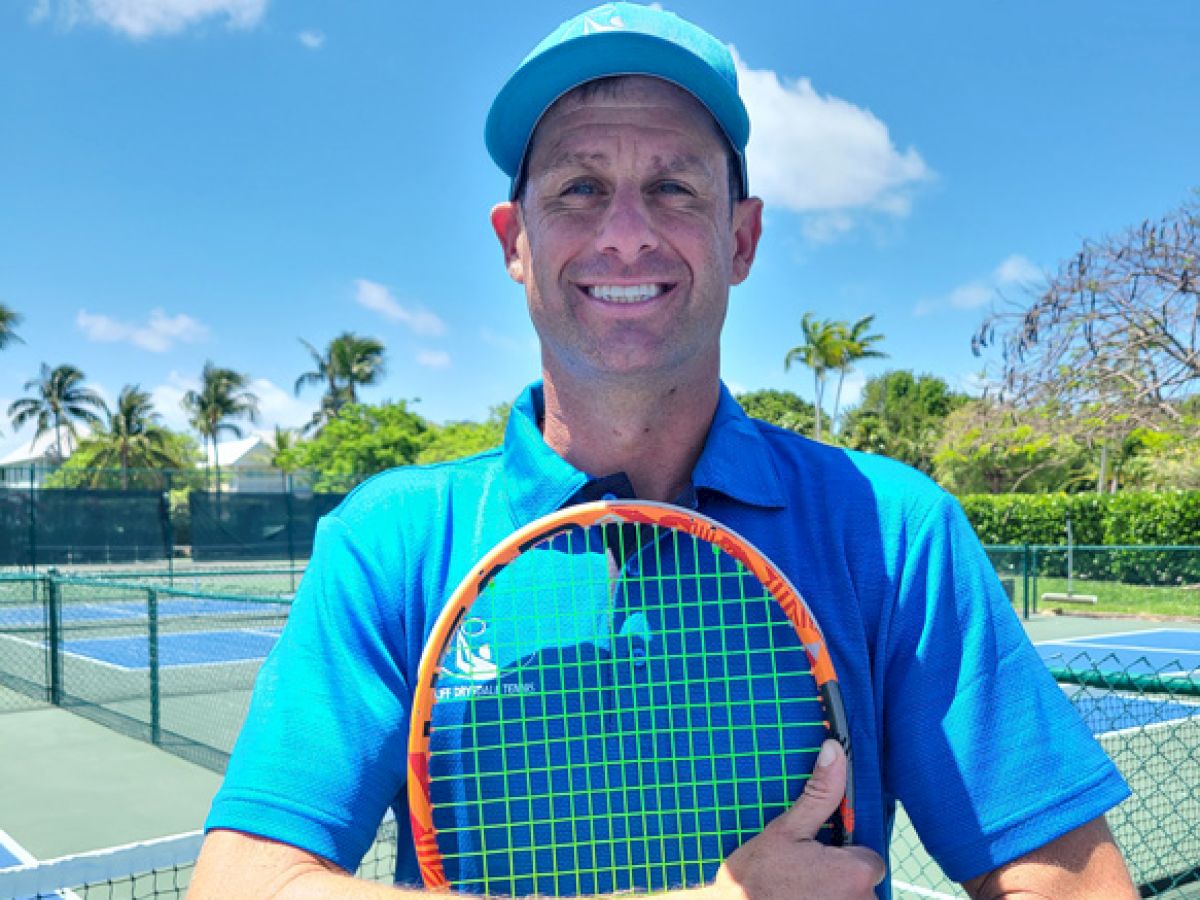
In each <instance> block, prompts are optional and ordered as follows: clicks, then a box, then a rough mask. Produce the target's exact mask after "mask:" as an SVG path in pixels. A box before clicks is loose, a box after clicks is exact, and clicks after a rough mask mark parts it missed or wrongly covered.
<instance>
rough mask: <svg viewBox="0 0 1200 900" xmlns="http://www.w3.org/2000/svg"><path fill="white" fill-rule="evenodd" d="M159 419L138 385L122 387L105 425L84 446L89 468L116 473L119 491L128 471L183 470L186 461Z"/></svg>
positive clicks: (108, 413)
mask: <svg viewBox="0 0 1200 900" xmlns="http://www.w3.org/2000/svg"><path fill="white" fill-rule="evenodd" d="M159 419H160V417H159V415H158V413H157V412H155V411H154V404H153V402H152V401H151V399H150V395H149V394H148V393H146V392H145V391H143V390H142V389H141V386H140V385H136V384H133V385H130V384H127V385H125V387H123V388H121V393H120V394H119V395H118V396H117V408H116V409H115V410H108V412H107V422H106V423H105V424H104V425H103V426H102V427H101V428H100V429H99V430H98V431H97V432H96V434H94V435H93V436H92V437H91V438H89V440H88V441H86V442H85V445H87V448H88V453H87V456H88V457H89V462H90V463H91V468H95V469H120V470H121V487H123V488H127V487H129V470H130V469H180V468H183V467H184V466H186V465H187V459H186V458H181V457H180V456H179V455H178V447H177V445H176V444H175V443H174V442H172V441H171V440H170V432H168V431H167V429H165V428H163V427H162V426H161V425H159ZM83 446H84V445H81V447H80V449H81V450H82V449H83Z"/></svg>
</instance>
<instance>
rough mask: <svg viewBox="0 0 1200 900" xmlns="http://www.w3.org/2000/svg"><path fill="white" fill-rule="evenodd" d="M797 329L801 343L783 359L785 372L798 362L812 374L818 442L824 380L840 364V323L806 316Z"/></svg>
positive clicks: (808, 314) (806, 314) (808, 313)
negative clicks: (799, 332) (800, 332)
mask: <svg viewBox="0 0 1200 900" xmlns="http://www.w3.org/2000/svg"><path fill="white" fill-rule="evenodd" d="M800 329H801V331H802V332H803V334H804V343H803V344H799V345H798V346H795V347H793V348H792V349H791V350H789V351H788V352H787V356H786V357H784V360H783V367H784V369H785V370H786V369H790V368H791V367H792V363H794V362H799V363H801V364H802V365H805V366H807V367H808V368H809V369H811V370H812V373H813V389H814V393H815V394H816V404H815V406H816V427H815V429H814V432H813V435H814V437H816V439H817V440H818V441H819V440H821V401H822V399H823V398H824V396H825V379H826V378H827V377H828V375H829V370H830V369H836V368H837V367H838V364H839V363H840V361H841V350H840V346H839V344H840V336H841V331H842V328H841V323H838V322H833V321H830V320H828V319H825V320H823V321H817V319H816V317H815V316H814V315H813V314H812V313H811V312H806V313H805V314H804V317H803V318H802V319H801V320H800Z"/></svg>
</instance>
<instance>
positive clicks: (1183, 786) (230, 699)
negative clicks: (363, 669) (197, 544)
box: [0, 569, 1200, 898]
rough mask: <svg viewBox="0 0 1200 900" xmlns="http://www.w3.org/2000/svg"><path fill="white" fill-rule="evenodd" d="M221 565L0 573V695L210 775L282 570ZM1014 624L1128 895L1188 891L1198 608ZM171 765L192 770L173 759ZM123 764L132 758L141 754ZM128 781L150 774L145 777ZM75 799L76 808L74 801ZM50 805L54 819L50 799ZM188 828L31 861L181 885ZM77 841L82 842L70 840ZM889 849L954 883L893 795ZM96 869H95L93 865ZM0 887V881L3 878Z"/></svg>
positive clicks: (246, 684) (898, 860) (377, 852)
mask: <svg viewBox="0 0 1200 900" xmlns="http://www.w3.org/2000/svg"><path fill="white" fill-rule="evenodd" d="M236 571H237V570H233V569H228V570H225V571H223V572H217V571H216V570H207V571H193V572H189V573H179V572H175V573H164V572H162V571H152V570H149V569H147V570H144V571H139V572H137V573H136V574H134V573H131V572H130V571H128V570H126V571H125V572H124V573H123V574H122V575H121V580H119V581H110V580H108V579H107V578H79V577H75V576H72V577H65V576H59V577H57V578H55V579H53V580H51V579H48V578H47V577H45V576H40V577H38V578H36V579H31V578H30V577H28V576H27V577H25V578H23V579H22V578H18V579H13V578H11V577H10V578H9V579H5V580H0V708H5V706H6V703H8V702H9V700H11V699H12V698H14V697H15V698H17V700H18V701H19V702H18V704H17V705H16V706H12V705H10V706H8V707H7V708H10V709H12V708H16V709H26V708H29V704H30V703H33V705H34V706H36V707H41V706H42V705H44V703H45V701H46V700H48V699H51V698H53V697H55V696H56V697H57V701H56V703H57V705H58V706H59V707H61V709H54V710H51V709H45V708H38V709H37V710H36V713H32V714H45V713H49V712H53V713H54V714H56V715H59V716H66V717H67V719H69V720H72V721H78V719H77V718H76V717H75V716H70V715H68V714H67V713H66V712H63V710H70V711H71V712H74V713H77V714H78V715H81V716H83V717H85V718H87V719H90V720H91V721H92V722H98V723H102V724H103V725H105V726H107V728H106V729H100V730H101V731H103V732H104V733H105V734H111V732H110V731H109V730H108V729H116V730H117V731H118V732H120V733H121V734H122V735H128V736H132V737H134V738H137V739H138V741H144V742H146V743H138V742H137V741H133V742H129V743H133V744H136V745H137V746H139V747H142V748H144V749H145V751H146V752H149V753H152V754H156V755H157V756H158V757H162V758H165V759H170V758H171V757H168V756H167V755H166V754H161V753H160V752H159V749H155V747H154V746H153V745H157V747H158V748H161V749H166V750H168V751H170V752H171V753H172V754H175V755H176V756H178V757H182V758H183V759H184V760H190V761H191V762H196V763H199V764H200V765H201V766H203V767H205V768H207V769H209V770H211V772H210V773H209V774H210V775H211V777H213V778H215V775H212V774H211V773H219V772H220V771H222V770H223V768H224V765H225V763H226V761H227V759H228V753H229V751H230V750H231V749H232V745H233V741H234V739H235V738H236V734H237V730H238V728H239V727H240V723H241V720H242V718H243V716H244V715H245V710H246V706H247V704H248V701H249V696H250V690H251V687H252V684H253V679H254V676H255V674H256V673H257V670H258V667H259V665H260V663H261V660H262V658H263V657H264V656H265V654H266V652H267V650H268V649H269V647H270V646H271V644H272V643H273V642H274V640H275V638H276V637H277V635H278V634H279V631H280V629H281V628H282V625H283V623H284V621H285V620H286V616H287V611H288V600H289V597H290V594H291V590H292V585H293V584H294V582H295V580H296V577H297V575H298V573H296V572H295V571H291V572H285V571H273V572H267V571H264V570H261V569H255V570H244V572H256V573H257V574H244V573H243V574H240V575H239V574H236ZM168 574H169V575H170V578H168ZM265 585H269V586H270V587H269V594H268V591H265V590H263V587H264V586H265ZM1026 627H1027V629H1028V631H1029V633H1030V635H1031V637H1032V639H1033V640H1034V642H1035V645H1036V647H1037V649H1038V652H1039V653H1040V654H1041V655H1042V657H1043V659H1044V660H1045V661H1046V663H1047V665H1048V667H1049V668H1050V669H1051V670H1052V671H1053V672H1054V674H1055V676H1056V677H1057V678H1058V679H1059V681H1060V683H1061V684H1062V689H1063V690H1064V692H1065V693H1066V694H1067V696H1068V697H1070V699H1071V700H1072V702H1073V703H1074V704H1075V705H1076V707H1077V708H1078V709H1079V710H1080V712H1081V714H1082V715H1083V716H1084V719H1085V721H1087V722H1088V724H1089V726H1090V727H1091V728H1092V730H1093V732H1094V733H1095V734H1096V735H1097V736H1098V738H1099V740H1100V741H1101V743H1102V744H1103V745H1104V746H1105V748H1106V749H1107V750H1108V752H1109V753H1110V755H1111V756H1112V757H1113V759H1114V760H1115V761H1116V763H1117V765H1118V766H1119V767H1120V768H1121V770H1122V772H1123V773H1124V774H1125V776H1126V778H1127V780H1128V781H1129V782H1130V784H1131V786H1132V788H1133V791H1134V797H1133V798H1132V799H1131V800H1129V801H1128V802H1127V803H1125V804H1123V805H1122V806H1121V807H1120V808H1118V809H1117V810H1115V811H1114V812H1113V813H1112V814H1111V815H1110V821H1111V823H1112V825H1113V829H1114V832H1115V833H1116V835H1117V838H1118V841H1119V842H1120V843H1121V844H1122V847H1123V849H1124V850H1125V852H1126V855H1127V857H1128V859H1129V862H1130V866H1131V868H1132V869H1133V872H1134V876H1135V878H1136V879H1137V881H1138V883H1139V884H1141V885H1142V890H1143V894H1144V895H1145V896H1168V897H1172V898H1183V897H1192V896H1200V833H1198V832H1197V829H1196V827H1195V823H1196V822H1198V821H1200V623H1191V622H1170V623H1163V622H1152V621H1147V620H1139V619H1100V618H1094V617H1093V618H1086V617H1076V616H1035V617H1032V618H1031V619H1030V620H1028V621H1027V622H1026ZM52 632H53V633H52ZM53 648H57V649H56V650H54V649H53ZM6 698H9V699H8V700H6ZM39 698H40V699H39ZM21 703H24V704H25V705H24V706H22V705H20V704H21ZM18 715H19V714H18ZM10 721H11V720H10ZM81 724H83V725H87V726H89V727H94V726H92V724H91V722H84V723H81ZM3 725H4V720H3V719H0V727H2V726H3ZM120 739H121V740H126V741H127V740H128V739H127V738H120ZM174 764H176V765H182V766H184V767H185V768H188V769H195V768H196V767H195V766H189V765H188V763H185V762H182V760H179V759H175V760H174ZM136 765H137V767H138V768H140V769H142V770H143V771H144V770H145V769H146V765H145V763H144V762H139V763H137V764H136ZM198 771H199V770H198ZM175 777H176V778H177V777H178V776H175ZM214 783H215V782H214ZM144 790H146V791H155V790H156V789H155V787H154V786H153V784H146V785H145V786H144ZM171 790H173V789H172V788H167V787H163V788H162V791H163V792H167V793H170V791H171ZM109 802H110V803H111V800H110V801H109ZM205 806H206V804H202V805H198V806H197V807H196V808H195V809H193V810H192V813H193V817H192V818H191V819H190V820H189V821H188V822H187V823H186V824H187V825H188V826H190V828H186V830H189V831H190V830H192V829H194V828H197V827H199V825H200V824H201V822H202V820H203V814H204V807H205ZM6 807H7V809H6V812H5V818H4V820H3V821H0V827H4V828H8V829H9V830H10V831H11V832H13V838H14V840H13V841H11V842H10V843H9V844H8V845H7V846H9V849H10V851H11V850H13V847H14V846H15V845H16V844H17V840H16V839H18V838H20V837H21V835H20V834H18V833H17V830H16V829H15V828H14V827H13V823H14V821H15V819H20V818H21V817H22V813H21V811H20V810H17V809H14V807H13V806H11V805H9V804H6ZM72 808H73V809H75V808H74V807H72ZM75 811H76V813H77V814H81V815H88V812H87V810H86V809H85V808H84V806H83V805H82V804H79V805H78V808H77V809H75ZM56 814H57V815H59V816H60V817H61V810H58V811H56ZM99 815H100V816H102V815H103V812H102V811H101V812H100V813H99ZM14 816H15V819H14ZM179 830H180V829H179V828H177V827H176V828H173V829H172V830H158V831H143V832H141V833H140V834H138V835H135V836H136V837H148V836H151V835H154V834H171V833H174V832H175V831H179ZM381 835H382V840H381V841H380V842H379V843H377V845H376V847H375V848H374V849H373V850H372V852H371V856H370V857H369V859H368V862H367V870H366V871H367V872H368V874H369V875H370V877H374V878H377V879H379V880H385V881H386V880H387V878H388V877H389V872H390V866H391V859H392V858H393V857H394V852H395V848H394V840H395V838H394V826H392V827H391V830H390V831H389V828H388V826H385V827H384V829H383V831H382V832H381ZM389 835H390V836H389ZM189 840H192V841H194V835H192V836H190V837H189V836H186V835H185V836H184V837H182V838H179V840H178V841H174V842H172V841H159V842H151V843H150V844H136V845H134V846H132V847H128V848H125V849H123V850H121V851H120V852H118V853H115V854H111V855H106V856H105V857H104V861H103V862H102V863H101V862H99V861H98V860H96V859H92V860H89V861H86V864H85V863H83V862H80V863H78V864H77V865H74V868H72V864H68V863H63V864H61V865H58V866H56V867H54V871H56V872H57V873H58V874H57V875H50V874H46V873H45V872H43V875H42V876H39V877H44V878H54V879H56V880H57V879H67V880H66V881H62V880H59V881H58V885H57V886H58V887H64V886H66V887H70V888H73V889H74V890H75V891H76V892H77V895H78V896H89V895H91V896H111V897H121V896H134V895H135V893H134V892H135V891H136V892H137V893H136V895H137V896H152V897H158V896H182V892H183V890H184V887H183V885H186V881H187V877H188V874H189V872H190V860H186V859H182V857H186V856H187V853H186V852H185V851H186V848H187V846H189V845H188V843H187V842H188V841H189ZM389 841H390V842H391V844H390V845H389ZM108 843H116V841H109V842H108ZM93 846H94V845H93ZM181 848H182V849H181ZM79 849H88V848H87V847H83V848H71V850H70V852H77V851H78V850H79ZM64 852H67V851H64ZM14 854H15V851H14ZM41 855H42V857H43V858H44V857H45V854H41ZM181 855H182V856H181ZM891 856H892V866H893V873H894V879H893V887H894V890H895V894H896V896H897V897H898V898H906V897H926V898H938V897H961V896H964V895H963V894H962V892H961V891H960V890H959V889H958V888H957V886H956V885H953V884H952V883H950V882H948V881H947V880H946V879H945V878H944V876H943V875H942V874H941V872H940V870H939V869H938V868H937V866H936V865H935V864H933V863H932V861H930V860H929V858H928V856H927V855H926V854H925V853H924V851H923V849H922V848H921V847H920V844H919V842H918V841H917V840H916V838H915V835H914V833H913V831H912V829H911V827H909V826H908V824H907V820H906V818H905V817H904V814H903V810H901V811H900V815H899V817H898V822H897V828H896V832H895V835H894V841H893V847H892V853H891ZM9 861H10V862H13V861H16V856H15V855H12V856H10V858H9ZM97 866H100V868H97ZM19 868H20V867H18V869H19ZM18 869H13V870H12V871H17V870H18ZM100 871H104V872H106V873H108V874H106V875H104V876H103V879H99V878H97V877H94V876H96V873H97V872H100ZM134 871H139V872H141V873H142V874H141V875H140V876H139V877H138V878H137V879H136V880H135V879H131V878H129V877H128V876H129V875H130V874H131V873H133V872H134ZM89 873H90V874H89ZM118 873H120V874H119V877H118ZM29 877H33V876H32V875H30V876H29ZM114 878H115V879H116V881H117V882H118V883H119V884H122V885H125V887H119V886H118V887H116V888H109V887H105V889H104V891H103V892H99V891H97V892H95V893H89V891H88V890H84V889H83V888H82V886H83V885H84V884H85V883H88V882H90V881H95V880H102V881H103V882H104V884H105V885H108V884H109V883H110V882H111V881H112V880H113V879H114ZM71 879H79V880H74V881H72V880H71ZM38 883H42V882H38ZM3 884H4V881H3V879H2V878H0V886H2V885H3ZM147 885H149V886H147ZM0 896H7V895H6V894H4V890H3V889H2V888H0Z"/></svg>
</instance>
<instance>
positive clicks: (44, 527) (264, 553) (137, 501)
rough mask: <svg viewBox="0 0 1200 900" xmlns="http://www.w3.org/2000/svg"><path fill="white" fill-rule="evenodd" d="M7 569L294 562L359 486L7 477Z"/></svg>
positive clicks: (146, 475) (181, 477)
mask: <svg viewBox="0 0 1200 900" xmlns="http://www.w3.org/2000/svg"><path fill="white" fill-rule="evenodd" d="M0 475H3V476H4V478H3V480H2V481H0V568H4V567H7V568H10V569H20V570H36V569H39V568H44V567H46V566H59V567H67V568H74V567H79V566H89V567H93V568H94V567H97V566H130V565H143V564H155V563H159V562H166V563H169V564H174V563H175V562H177V561H179V562H186V561H188V560H196V561H197V562H214V561H226V562H228V561H234V562H251V561H254V562H261V561H268V560H287V561H288V562H289V563H290V564H293V565H295V564H298V563H300V562H302V561H303V560H306V559H308V557H309V555H310V553H311V552H312V540H313V534H314V533H315V531H316V524H317V520H318V519H319V518H320V517H321V516H323V515H325V513H327V512H329V511H330V510H332V509H333V508H334V507H335V506H337V504H338V503H340V502H341V501H342V499H343V498H344V497H345V496H346V493H347V492H348V491H350V490H351V489H352V488H353V487H354V485H355V484H356V483H357V482H358V481H359V480H360V479H359V477H358V476H345V477H344V478H333V477H331V476H320V478H319V479H318V478H317V477H316V476H314V475H312V474H309V473H290V474H288V473H283V472H280V471H279V470H277V469H265V470H264V469H234V470H231V471H230V470H227V471H223V472H222V473H221V477H220V479H219V480H218V479H217V478H216V476H215V474H208V475H206V474H205V473H204V472H203V471H182V470H180V471H176V470H166V469H163V470H159V469H155V470H129V471H125V472H120V471H116V470H108V469H105V470H65V469H60V470H57V471H45V470H42V469H39V468H36V467H35V468H28V469H27V468H19V469H15V470H14V469H8V470H0Z"/></svg>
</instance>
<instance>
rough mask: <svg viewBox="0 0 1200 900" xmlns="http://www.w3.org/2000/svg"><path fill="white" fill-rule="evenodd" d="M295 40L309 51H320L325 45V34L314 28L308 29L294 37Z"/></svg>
mask: <svg viewBox="0 0 1200 900" xmlns="http://www.w3.org/2000/svg"><path fill="white" fill-rule="evenodd" d="M296 40H298V41H299V42H300V43H302V44H303V45H304V46H305V47H307V48H308V49H309V50H320V49H321V47H323V46H324V45H325V34H324V32H321V31H317V30H316V29H315V28H308V29H305V30H304V31H302V32H300V33H299V34H298V35H296Z"/></svg>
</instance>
